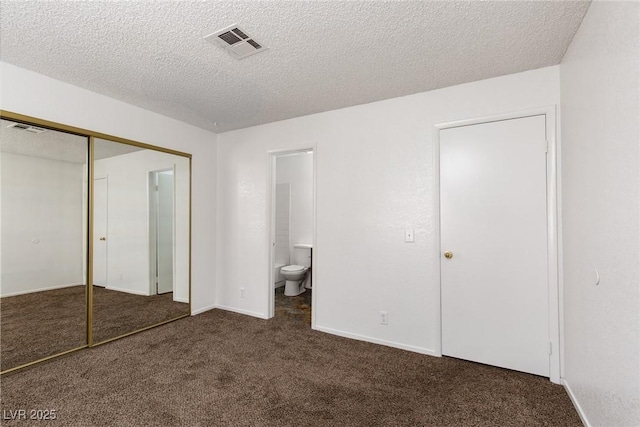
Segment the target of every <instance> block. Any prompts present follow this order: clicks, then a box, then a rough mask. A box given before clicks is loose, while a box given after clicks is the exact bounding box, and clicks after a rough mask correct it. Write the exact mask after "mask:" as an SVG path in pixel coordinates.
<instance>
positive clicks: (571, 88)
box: [560, 2, 640, 426]
mask: <svg viewBox="0 0 640 427" xmlns="http://www.w3.org/2000/svg"><path fill="white" fill-rule="evenodd" d="M560 78H561V83H560V84H561V90H562V92H561V95H562V145H563V149H562V167H563V175H562V183H563V187H562V192H563V214H564V215H563V216H564V218H563V222H564V234H563V238H564V302H565V312H564V313H565V316H564V330H565V334H564V335H565V363H564V365H565V373H564V377H565V383H566V385H567V387H568V389H569V390H570V391H571V394H572V397H573V398H574V400H575V402H576V403H577V406H578V408H580V409H581V415H582V416H583V420H584V421H585V424H586V425H593V426H638V425H640V264H639V261H640V201H639V200H640V175H639V172H638V171H640V123H639V118H640V105H639V104H640V99H639V95H640V82H639V80H640V3H637V2H593V3H592V4H591V6H590V8H589V11H588V12H587V14H586V15H585V17H584V20H583V22H582V25H581V26H580V28H579V29H578V32H577V33H576V35H575V37H574V39H573V41H572V42H571V44H570V45H569V48H568V50H567V52H566V54H565V56H564V58H563V60H562V63H561V65H560ZM596 270H597V271H598V272H599V275H600V283H599V284H597V285H596Z"/></svg>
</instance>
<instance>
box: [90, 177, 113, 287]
mask: <svg viewBox="0 0 640 427" xmlns="http://www.w3.org/2000/svg"><path fill="white" fill-rule="evenodd" d="M102 179H103V180H104V182H105V185H106V195H105V197H106V198H107V206H106V210H107V211H106V212H105V235H106V237H107V240H106V242H107V243H106V247H105V250H104V258H105V259H104V264H105V266H104V269H105V271H104V285H96V284H95V278H94V276H95V268H92V269H91V286H101V287H103V288H105V289H107V287H108V285H109V241H110V238H109V174H105V175H104V176H99V177H93V180H92V181H93V182H92V183H91V184H92V185H91V192H92V193H93V195H94V197H93V200H92V202H91V203H92V206H91V215H92V217H94V214H95V183H96V181H97V180H102ZM93 219H94V220H93V221H92V224H91V227H92V229H93V227H95V218H93ZM92 231H93V230H92ZM91 237H92V238H93V239H95V238H96V237H97V236H96V235H95V233H92V234H91ZM92 244H93V245H94V247H93V251H92V254H91V257H92V259H93V258H94V256H95V242H92Z"/></svg>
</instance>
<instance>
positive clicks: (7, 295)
mask: <svg viewBox="0 0 640 427" xmlns="http://www.w3.org/2000/svg"><path fill="white" fill-rule="evenodd" d="M72 286H84V283H71V284H64V285H55V286H47V287H46V288H38V289H31V290H27V291H18V292H11V293H9V294H4V295H2V296H1V298H4V297H15V296H18V295H25V294H33V293H36V292H45V291H53V290H54V289H62V288H70V287H72Z"/></svg>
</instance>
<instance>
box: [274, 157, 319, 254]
mask: <svg viewBox="0 0 640 427" xmlns="http://www.w3.org/2000/svg"><path fill="white" fill-rule="evenodd" d="M281 183H289V184H290V185H291V209H290V212H291V213H290V227H289V254H290V263H292V264H294V263H295V259H294V251H293V245H295V244H297V243H308V244H311V243H313V153H296V154H288V155H283V156H279V157H277V159H276V184H281Z"/></svg>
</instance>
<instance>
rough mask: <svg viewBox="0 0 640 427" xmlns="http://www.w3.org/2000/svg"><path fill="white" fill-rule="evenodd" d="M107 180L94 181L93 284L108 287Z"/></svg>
mask: <svg viewBox="0 0 640 427" xmlns="http://www.w3.org/2000/svg"><path fill="white" fill-rule="evenodd" d="M107 187H108V184H107V178H99V179H94V180H93V284H94V285H95V286H103V287H104V286H107V207H108V199H107Z"/></svg>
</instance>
